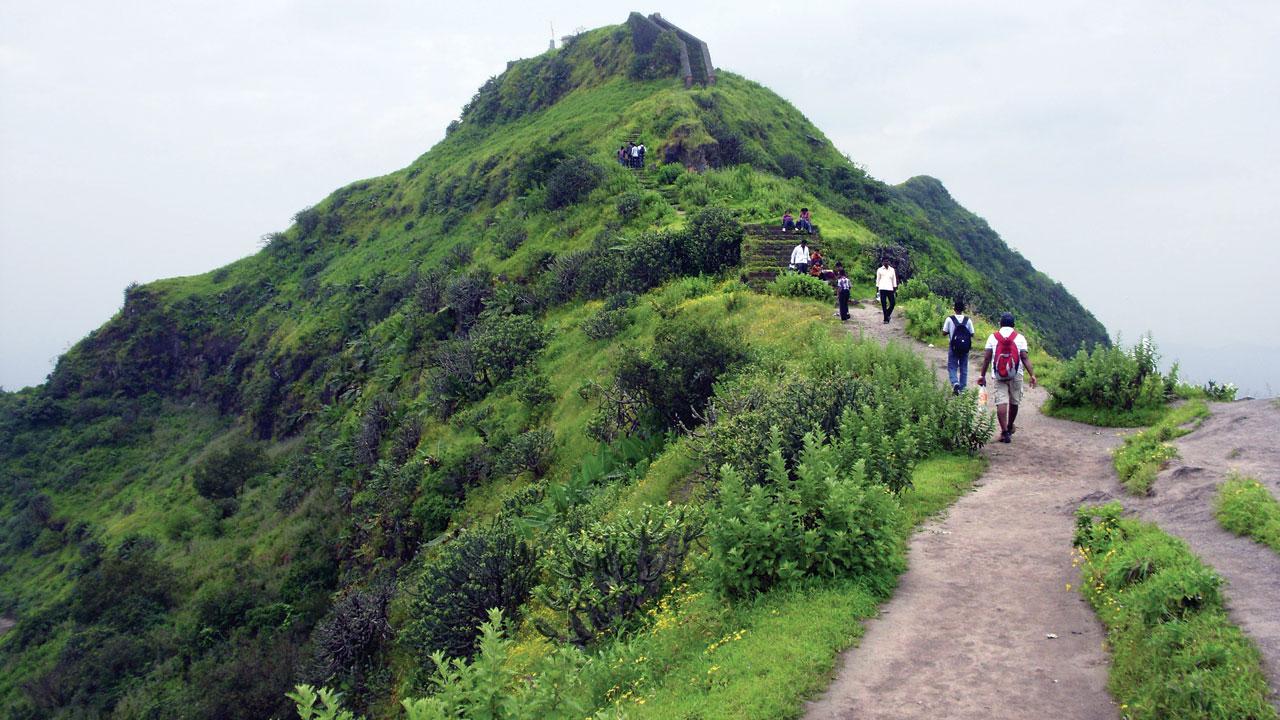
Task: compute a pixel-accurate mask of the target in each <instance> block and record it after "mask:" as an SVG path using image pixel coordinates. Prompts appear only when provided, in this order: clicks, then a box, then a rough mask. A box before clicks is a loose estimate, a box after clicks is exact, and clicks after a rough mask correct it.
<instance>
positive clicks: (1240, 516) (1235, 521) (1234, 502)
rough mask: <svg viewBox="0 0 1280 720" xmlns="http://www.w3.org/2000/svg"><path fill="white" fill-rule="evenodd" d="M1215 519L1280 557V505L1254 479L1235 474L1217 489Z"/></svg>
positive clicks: (1265, 487)
mask: <svg viewBox="0 0 1280 720" xmlns="http://www.w3.org/2000/svg"><path fill="white" fill-rule="evenodd" d="M1214 515H1216V516H1217V518H1218V522H1219V523H1220V524H1221V525H1222V527H1224V528H1226V529H1227V530H1230V531H1231V532H1233V533H1235V534H1237V535H1244V536H1245V537H1251V538H1253V539H1254V540H1257V541H1258V542H1260V543H1262V544H1263V545H1266V546H1267V547H1269V548H1271V549H1272V550H1275V551H1276V552H1277V553H1280V502H1277V501H1276V498H1275V496H1274V495H1272V494H1271V491H1270V490H1268V489H1267V486H1265V485H1263V484H1262V483H1261V482H1259V481H1258V480H1256V479H1255V478H1251V477H1244V476H1242V475H1239V474H1235V473H1233V474H1232V475H1231V476H1230V477H1228V478H1227V481H1226V482H1224V483H1222V485H1220V486H1218V497H1217V500H1216V502H1215V503H1214Z"/></svg>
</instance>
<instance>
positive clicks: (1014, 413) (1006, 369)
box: [978, 313, 1036, 443]
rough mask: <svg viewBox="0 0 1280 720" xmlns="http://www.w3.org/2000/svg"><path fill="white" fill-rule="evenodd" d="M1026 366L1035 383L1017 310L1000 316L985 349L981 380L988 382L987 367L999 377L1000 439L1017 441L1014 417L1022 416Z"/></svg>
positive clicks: (1034, 384) (998, 409)
mask: <svg viewBox="0 0 1280 720" xmlns="http://www.w3.org/2000/svg"><path fill="white" fill-rule="evenodd" d="M1023 367H1026V369H1027V377H1028V378H1029V379H1030V380H1031V387H1033V388H1034V387H1035V386H1036V373H1035V371H1034V370H1032V369H1031V359H1030V358H1028V357H1027V339H1026V338H1025V337H1023V336H1022V334H1021V333H1019V332H1018V331H1017V330H1014V329H1013V314H1012V313H1004V314H1002V315H1001V316H1000V329H999V330H997V331H995V332H993V333H991V336H990V337H988V338H987V346H986V349H985V350H983V353H982V374H981V375H979V376H978V384H979V385H982V386H984V387H985V386H986V384H987V368H991V370H992V377H994V378H995V381H996V384H995V388H994V390H995V393H994V394H995V401H996V419H997V420H999V421H1000V442H1002V443H1007V442H1013V433H1014V424H1013V423H1014V421H1015V420H1017V419H1018V403H1020V402H1022V368H1023Z"/></svg>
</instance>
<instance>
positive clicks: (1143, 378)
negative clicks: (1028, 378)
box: [1049, 337, 1165, 412]
mask: <svg viewBox="0 0 1280 720" xmlns="http://www.w3.org/2000/svg"><path fill="white" fill-rule="evenodd" d="M1158 359H1159V355H1158V354H1157V352H1156V346H1155V343H1153V342H1152V341H1151V338H1149V337H1144V338H1143V339H1142V340H1141V341H1139V342H1138V344H1137V345H1135V346H1133V347H1132V348H1130V349H1128V350H1125V349H1124V348H1121V347H1118V346H1115V347H1106V346H1103V345H1101V344H1099V345H1095V346H1094V348H1093V351H1092V352H1089V351H1086V350H1085V349H1084V348H1081V349H1080V351H1079V352H1077V353H1076V355H1075V357H1073V358H1071V359H1070V360H1068V361H1066V362H1064V363H1063V364H1062V366H1061V367H1060V369H1059V371H1058V375H1057V380H1056V381H1055V382H1054V383H1053V385H1052V387H1050V389H1049V393H1050V394H1051V395H1052V397H1053V404H1054V406H1055V407H1063V408H1098V409H1105V410H1108V411H1111V412H1116V411H1131V410H1141V409H1149V408H1158V407H1160V406H1162V405H1163V404H1164V402H1165V381H1164V378H1163V377H1162V376H1161V375H1160V371H1159V369H1158V367H1157V362H1158Z"/></svg>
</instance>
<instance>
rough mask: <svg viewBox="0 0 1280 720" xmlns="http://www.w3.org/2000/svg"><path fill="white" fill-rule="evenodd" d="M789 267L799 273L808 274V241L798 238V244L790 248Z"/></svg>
mask: <svg viewBox="0 0 1280 720" xmlns="http://www.w3.org/2000/svg"><path fill="white" fill-rule="evenodd" d="M791 267H792V268H794V269H795V271H796V272H798V273H800V274H801V275H808V274H809V241H808V240H805V239H804V238H801V239H800V244H799V245H797V246H795V247H794V248H792V249H791Z"/></svg>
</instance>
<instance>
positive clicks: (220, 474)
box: [191, 439, 270, 500]
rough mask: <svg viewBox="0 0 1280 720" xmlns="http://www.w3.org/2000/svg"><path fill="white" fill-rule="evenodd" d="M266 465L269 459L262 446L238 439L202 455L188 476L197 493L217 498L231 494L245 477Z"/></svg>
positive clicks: (237, 488) (259, 471) (259, 470)
mask: <svg viewBox="0 0 1280 720" xmlns="http://www.w3.org/2000/svg"><path fill="white" fill-rule="evenodd" d="M269 467H270V461H268V460H267V454H266V453H265V452H264V451H263V450H262V447H261V446H259V445H258V444H257V443H254V442H251V441H249V440H243V439H241V440H237V441H236V442H234V443H233V444H232V445H231V446H230V447H228V448H227V449H226V450H222V451H219V452H214V453H212V454H211V455H209V457H207V458H205V460H204V461H203V462H201V463H200V465H198V466H197V467H196V470H195V472H194V473H193V474H192V476H191V480H192V484H193V485H195V488H196V492H198V493H200V495H201V497H206V498H209V499H210V500H220V499H222V498H230V497H235V496H236V495H237V494H238V493H239V492H240V489H241V488H243V487H244V484H245V482H246V481H247V480H248V479H249V478H251V477H253V476H254V475H257V474H259V473H263V472H266V471H267V469H268V468H269Z"/></svg>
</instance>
